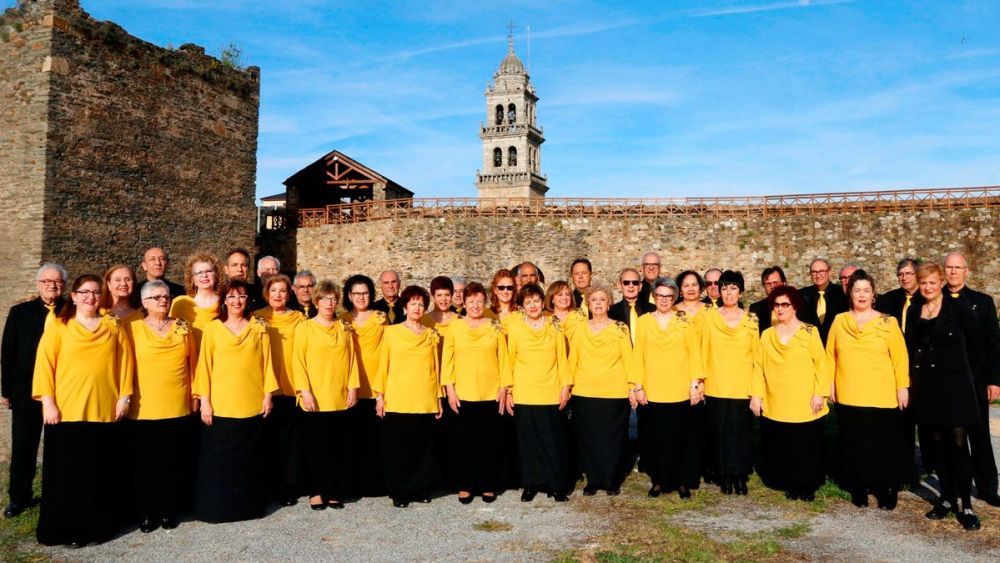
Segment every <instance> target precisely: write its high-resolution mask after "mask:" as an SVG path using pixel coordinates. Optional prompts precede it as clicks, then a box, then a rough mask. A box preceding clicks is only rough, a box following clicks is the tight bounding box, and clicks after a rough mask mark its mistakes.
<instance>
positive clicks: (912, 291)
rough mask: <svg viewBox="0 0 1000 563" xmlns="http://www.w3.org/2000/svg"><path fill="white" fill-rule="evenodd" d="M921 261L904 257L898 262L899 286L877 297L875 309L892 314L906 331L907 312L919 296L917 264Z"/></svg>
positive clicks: (897, 276) (897, 275) (897, 277)
mask: <svg viewBox="0 0 1000 563" xmlns="http://www.w3.org/2000/svg"><path fill="white" fill-rule="evenodd" d="M919 265H920V263H919V262H918V261H917V260H916V259H913V258H903V259H902V260H900V261H899V262H898V263H897V264H896V279H897V280H898V281H899V287H897V288H896V289H893V290H892V291H887V292H885V293H883V294H882V295H879V296H878V297H877V298H876V299H875V309H876V310H877V311H878V312H880V313H885V314H887V315H892V316H893V317H895V319H896V321H897V322H898V323H899V328H900V330H902V331H903V332H904V333H905V332H906V312H907V311H909V310H910V307H912V306H913V305H914V304H915V303H914V301H915V300H917V299H918V298H919V295H920V294H919V292H918V291H917V289H918V288H919V287H918V285H917V266H919Z"/></svg>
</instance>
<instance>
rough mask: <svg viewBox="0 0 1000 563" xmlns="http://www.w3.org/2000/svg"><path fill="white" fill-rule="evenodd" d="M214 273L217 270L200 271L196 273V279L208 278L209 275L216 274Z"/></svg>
mask: <svg viewBox="0 0 1000 563" xmlns="http://www.w3.org/2000/svg"><path fill="white" fill-rule="evenodd" d="M214 273H215V270H200V271H198V272H195V273H194V277H196V278H200V277H202V276H207V275H209V274H214Z"/></svg>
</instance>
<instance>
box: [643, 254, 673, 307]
mask: <svg viewBox="0 0 1000 563" xmlns="http://www.w3.org/2000/svg"><path fill="white" fill-rule="evenodd" d="M660 266H661V265H660V255H659V254H657V253H655V252H647V253H645V254H643V255H642V265H641V266H640V271H641V272H642V288H641V289H639V301H642V302H643V303H648V304H650V305H652V306H653V308H654V309H655V308H656V299H654V298H653V282H655V281H656V278H658V277H660V272H661V269H660ZM664 275H666V274H664Z"/></svg>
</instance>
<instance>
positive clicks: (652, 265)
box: [642, 262, 660, 268]
mask: <svg viewBox="0 0 1000 563" xmlns="http://www.w3.org/2000/svg"><path fill="white" fill-rule="evenodd" d="M659 265H660V263H659V262H643V264H642V267H643V268H656V267H659Z"/></svg>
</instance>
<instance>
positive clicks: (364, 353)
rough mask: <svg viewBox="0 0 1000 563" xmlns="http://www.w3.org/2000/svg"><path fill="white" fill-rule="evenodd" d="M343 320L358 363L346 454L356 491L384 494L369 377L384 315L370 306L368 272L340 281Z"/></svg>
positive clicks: (378, 433)
mask: <svg viewBox="0 0 1000 563" xmlns="http://www.w3.org/2000/svg"><path fill="white" fill-rule="evenodd" d="M344 291H345V292H347V295H346V296H345V299H344V309H345V310H346V311H347V313H345V314H344V316H343V318H342V319H343V321H344V322H345V323H350V325H351V331H350V333H351V338H352V339H353V340H354V360H355V362H356V363H357V365H358V384H359V387H358V393H357V395H358V403H357V405H356V406H355V407H354V408H352V409H350V412H351V413H352V416H353V417H354V419H353V421H352V422H351V435H352V438H353V439H352V441H351V446H350V451H351V455H350V456H349V458H350V462H351V464H352V467H353V468H354V483H355V485H356V487H357V489H356V493H357V494H360V495H361V496H366V497H381V496H385V477H384V476H383V473H384V469H383V467H382V423H381V421H380V420H379V418H378V416H376V415H375V394H374V393H373V392H372V380H374V379H375V374H376V373H378V365H379V364H378V361H379V356H380V355H381V353H382V335H383V332H384V331H385V328H386V325H388V319H387V318H386V316H385V313H383V312H382V311H376V310H374V309H372V308H371V304H372V296H373V295H375V283H374V282H372V279H371V278H369V277H368V276H365V275H361V274H355V275H353V276H351V277H349V278H347V281H345V282H344Z"/></svg>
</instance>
